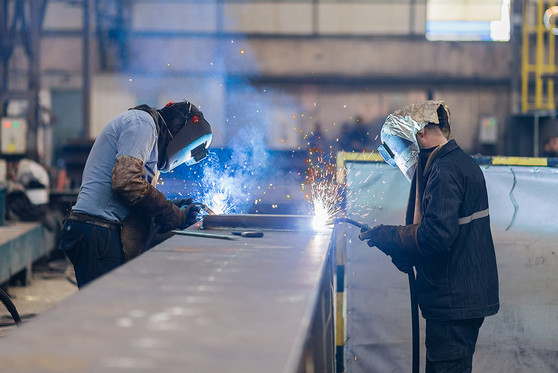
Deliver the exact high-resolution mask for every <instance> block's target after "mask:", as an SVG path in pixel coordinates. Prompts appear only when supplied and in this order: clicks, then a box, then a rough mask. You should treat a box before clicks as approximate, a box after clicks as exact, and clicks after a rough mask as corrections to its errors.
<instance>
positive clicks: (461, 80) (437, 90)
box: [16, 0, 512, 154]
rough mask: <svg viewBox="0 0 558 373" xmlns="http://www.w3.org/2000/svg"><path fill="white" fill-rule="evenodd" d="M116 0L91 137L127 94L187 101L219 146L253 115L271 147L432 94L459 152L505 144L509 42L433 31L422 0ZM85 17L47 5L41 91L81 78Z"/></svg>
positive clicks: (97, 80) (500, 148)
mask: <svg viewBox="0 0 558 373" xmlns="http://www.w3.org/2000/svg"><path fill="white" fill-rule="evenodd" d="M100 3H101V4H104V5H105V7H104V8H103V7H101V8H100V10H99V12H104V13H103V14H101V15H102V16H103V17H104V18H102V19H110V16H113V18H115V17H116V16H115V14H112V13H114V12H115V10H114V9H113V8H111V7H110V6H108V5H110V4H115V3H117V2H115V1H100ZM107 4H108V5H107ZM122 4H125V5H124V7H123V8H122V9H123V10H122V12H121V13H120V16H121V17H120V21H119V23H114V22H113V24H111V23H110V22H109V23H108V26H107V23H106V22H105V23H99V25H100V26H99V27H100V28H99V29H98V30H97V31H98V32H97V33H96V34H95V35H96V36H97V38H98V39H96V41H95V43H94V53H93V54H92V61H91V63H92V64H93V72H94V73H93V74H94V77H93V84H92V90H93V92H92V114H91V127H90V128H91V130H90V133H89V136H91V137H95V136H96V135H97V134H98V133H99V131H100V129H101V128H102V127H103V126H104V125H105V123H106V122H107V120H109V119H110V118H111V117H112V116H113V115H116V114H117V113H118V112H120V111H122V110H126V109H128V107H130V106H132V105H135V104H139V103H148V104H151V105H155V106H157V105H163V104H165V103H166V101H168V100H169V99H174V100H176V99H180V98H186V99H189V100H191V101H192V102H194V103H195V104H197V105H200V106H201V107H202V109H203V110H204V112H205V113H206V116H208V117H209V118H210V119H211V123H212V124H213V126H214V130H215V142H214V144H215V145H218V146H226V145H227V144H228V142H229V141H230V138H231V136H235V134H236V133H237V129H238V128H242V126H247V125H248V126H262V131H261V132H262V134H264V135H265V136H266V142H267V144H268V146H269V147H271V148H297V147H300V146H304V137H305V135H306V134H308V133H309V132H310V131H311V130H312V127H313V126H314V124H315V123H317V122H319V123H320V124H321V126H322V128H323V130H324V132H325V136H326V138H327V139H328V141H330V142H331V143H335V141H336V139H337V138H338V136H339V135H340V131H341V130H340V128H341V124H342V123H350V124H353V123H354V122H355V119H356V118H357V117H359V118H361V119H362V120H363V121H365V122H366V123H367V124H368V123H372V122H374V121H375V120H376V121H378V120H381V118H384V117H385V116H386V115H387V114H388V113H389V112H390V111H392V110H394V109H396V108H399V107H401V106H403V105H406V104H409V103H412V102H414V101H416V100H419V99H425V98H434V99H443V100H446V101H447V103H448V105H449V106H450V109H451V111H452V116H453V118H452V119H453V125H454V128H453V133H454V136H455V138H456V139H457V141H458V142H459V143H460V144H461V145H462V147H463V148H464V149H465V150H467V151H468V152H471V153H477V152H483V153H485V154H487V153H490V152H493V153H499V154H502V153H504V152H505V151H506V137H505V133H506V122H507V121H508V116H509V113H510V111H511V108H510V101H511V98H510V79H511V75H512V72H511V67H510V65H511V48H510V43H497V42H431V41H427V40H426V39H425V37H424V32H425V17H426V0H415V1H412V0H399V1H393V2H388V1H362V2H354V3H350V4H346V3H344V2H338V1H321V2H317V3H316V4H314V2H312V1H300V2H271V1H253V2H251V3H250V2H248V3H247V2H238V1H215V0H208V1H171V0H166V1H131V2H122ZM111 12H112V13H111ZM81 20H82V9H81V6H80V5H79V4H77V5H76V3H75V2H65V1H60V2H58V1H57V2H55V1H50V2H49V4H48V7H47V13H46V18H45V23H44V32H43V38H42V62H41V67H42V71H43V79H42V83H43V86H46V88H48V89H68V88H72V87H79V86H80V84H81V64H82V60H81V59H82V58H81V56H82V52H81V50H82V42H81V40H82V34H81V31H80V28H81V24H82V22H81ZM103 25H104V26H103ZM111 25H112V26H111ZM111 27H112V28H111ZM103 35H105V36H106V37H104V38H103ZM107 35H108V36H107ZM101 41H103V42H102V43H101ZM100 45H103V49H102V50H100V49H99V46H100ZM100 52H102V53H100ZM101 55H103V56H104V57H103V59H102V61H101V58H100V56H101ZM101 62H102V63H101ZM16 70H17V68H16ZM484 116H490V117H494V118H495V119H496V122H497V124H498V142H497V144H496V145H495V146H493V147H492V148H490V149H487V148H483V147H482V146H481V145H480V144H479V142H478V131H479V122H480V120H481V118H482V117H484ZM239 121H242V123H241V124H239V123H238V122H239ZM262 123H265V125H264V124H262ZM370 129H371V136H373V137H374V136H375V132H376V127H374V126H372V125H370Z"/></svg>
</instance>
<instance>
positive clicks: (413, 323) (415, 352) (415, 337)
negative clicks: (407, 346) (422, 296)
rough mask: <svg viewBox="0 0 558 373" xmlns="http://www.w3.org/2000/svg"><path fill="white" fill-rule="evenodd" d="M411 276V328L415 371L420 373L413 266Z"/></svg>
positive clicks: (416, 302)
mask: <svg viewBox="0 0 558 373" xmlns="http://www.w3.org/2000/svg"><path fill="white" fill-rule="evenodd" d="M407 275H408V277H409V294H410V297H411V330H412V341H413V342H412V344H413V370H412V372H413V373H419V367H420V331H419V316H418V300H417V280H416V277H415V271H414V269H413V268H412V267H411V269H410V270H409V272H407Z"/></svg>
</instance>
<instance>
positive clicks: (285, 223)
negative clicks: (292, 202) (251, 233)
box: [202, 214, 315, 232]
mask: <svg viewBox="0 0 558 373" xmlns="http://www.w3.org/2000/svg"><path fill="white" fill-rule="evenodd" d="M313 220H314V217H313V216H310V215H271V214H226V215H207V216H204V217H203V219H202V229H237V230H242V231H248V230H255V231H258V230H265V229H268V230H287V231H299V232H300V231H308V232H315V229H314V227H313V225H312V223H313Z"/></svg>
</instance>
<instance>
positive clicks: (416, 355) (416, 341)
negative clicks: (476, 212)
mask: <svg viewBox="0 0 558 373" xmlns="http://www.w3.org/2000/svg"><path fill="white" fill-rule="evenodd" d="M334 222H335V223H337V222H343V223H349V224H352V225H354V226H355V227H358V228H361V229H362V228H363V227H365V228H368V225H366V224H363V223H359V222H358V221H356V220H353V219H349V218H336V219H334ZM407 276H408V278H409V295H410V298H411V333H412V344H413V347H412V356H413V363H412V372H413V373H419V368H420V330H419V316H418V300H417V280H416V277H415V271H414V269H413V267H411V269H410V270H409V271H408V272H407Z"/></svg>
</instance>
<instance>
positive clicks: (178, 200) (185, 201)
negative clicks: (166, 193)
mask: <svg viewBox="0 0 558 373" xmlns="http://www.w3.org/2000/svg"><path fill="white" fill-rule="evenodd" d="M171 202H172V203H173V204H174V205H175V206H176V207H183V206H186V205H189V204H191V203H193V202H194V199H193V198H192V197H190V198H188V199H186V198H176V199H171Z"/></svg>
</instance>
